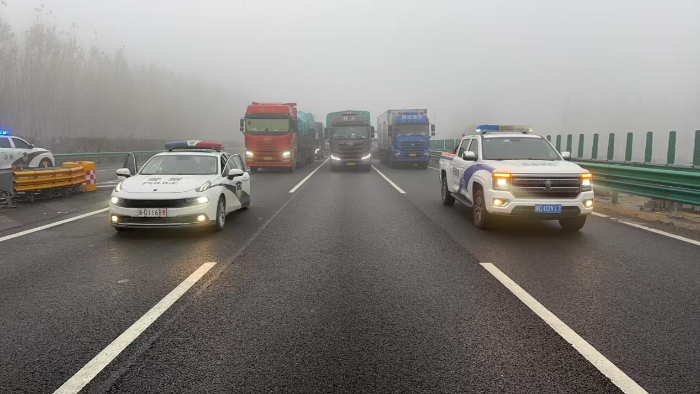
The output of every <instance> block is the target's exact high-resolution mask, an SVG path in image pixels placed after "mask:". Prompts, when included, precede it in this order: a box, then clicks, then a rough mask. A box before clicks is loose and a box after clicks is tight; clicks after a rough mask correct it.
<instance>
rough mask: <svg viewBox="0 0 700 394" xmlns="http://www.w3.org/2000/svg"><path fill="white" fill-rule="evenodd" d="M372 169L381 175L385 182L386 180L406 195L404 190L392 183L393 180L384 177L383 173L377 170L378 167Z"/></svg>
mask: <svg viewBox="0 0 700 394" xmlns="http://www.w3.org/2000/svg"><path fill="white" fill-rule="evenodd" d="M372 169H373V170H374V171H377V173H378V174H379V175H381V176H382V178H384V180H386V181H387V182H389V184H390V185H391V186H393V187H394V189H396V190H398V191H399V193H401V194H406V192H405V191H403V189H402V188H400V187H399V186H398V185H397V184H395V183H394V182H392V181H391V179H389V178H387V177H386V175H384V174H383V173H382V172H381V171H379V170H378V169H377V167H375V166H372Z"/></svg>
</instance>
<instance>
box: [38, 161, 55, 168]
mask: <svg viewBox="0 0 700 394" xmlns="http://www.w3.org/2000/svg"><path fill="white" fill-rule="evenodd" d="M48 167H53V165H52V163H51V160H49V159H41V161H40V162H39V168H48Z"/></svg>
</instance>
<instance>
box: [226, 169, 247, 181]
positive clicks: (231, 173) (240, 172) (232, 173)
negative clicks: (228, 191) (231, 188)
mask: <svg viewBox="0 0 700 394" xmlns="http://www.w3.org/2000/svg"><path fill="white" fill-rule="evenodd" d="M243 174H244V172H243V170H240V169H238V168H233V169H231V171H229V172H228V179H229V180H233V178H235V177H239V176H243Z"/></svg>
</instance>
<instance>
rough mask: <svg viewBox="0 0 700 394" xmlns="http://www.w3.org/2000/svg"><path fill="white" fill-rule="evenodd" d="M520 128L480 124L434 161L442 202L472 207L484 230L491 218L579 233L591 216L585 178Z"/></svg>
mask: <svg viewBox="0 0 700 394" xmlns="http://www.w3.org/2000/svg"><path fill="white" fill-rule="evenodd" d="M531 133H532V128H530V127H526V126H498V125H482V126H479V128H478V129H477V134H474V135H469V136H466V137H464V138H462V140H461V141H460V144H459V146H458V147H457V149H456V150H455V153H443V154H442V156H441V157H440V188H441V196H442V202H443V204H445V205H452V204H454V202H455V200H458V201H460V202H462V203H464V204H465V205H467V206H469V207H472V210H473V217H474V224H475V225H476V226H477V227H478V228H485V227H487V226H488V224H489V222H490V221H491V217H492V216H495V215H501V216H511V217H523V218H530V219H544V220H558V221H559V224H560V225H561V226H562V227H563V228H564V229H566V230H572V231H577V230H580V229H581V228H582V227H583V226H584V224H585V223H586V216H587V215H588V214H590V213H591V212H593V187H592V183H591V173H590V172H589V171H587V170H585V169H583V168H581V167H580V166H578V165H576V164H575V163H571V162H569V161H568V159H569V158H570V156H571V155H570V153H569V152H562V154H559V152H557V150H556V149H555V148H554V147H553V146H552V144H551V143H550V142H549V141H547V139H546V138H543V137H542V136H540V135H535V134H531Z"/></svg>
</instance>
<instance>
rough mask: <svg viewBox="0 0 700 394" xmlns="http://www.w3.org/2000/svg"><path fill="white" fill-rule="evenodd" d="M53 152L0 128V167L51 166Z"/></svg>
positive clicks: (3, 168) (52, 163)
mask: <svg viewBox="0 0 700 394" xmlns="http://www.w3.org/2000/svg"><path fill="white" fill-rule="evenodd" d="M54 163H55V161H54V157H53V154H51V152H50V151H49V150H47V149H43V148H37V147H36V146H34V145H33V144H30V143H29V142H27V141H25V140H23V139H22V138H19V137H15V136H13V135H12V133H10V132H9V131H6V130H0V169H2V170H6V169H13V170H14V169H22V168H37V167H39V168H47V167H53V165H54Z"/></svg>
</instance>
